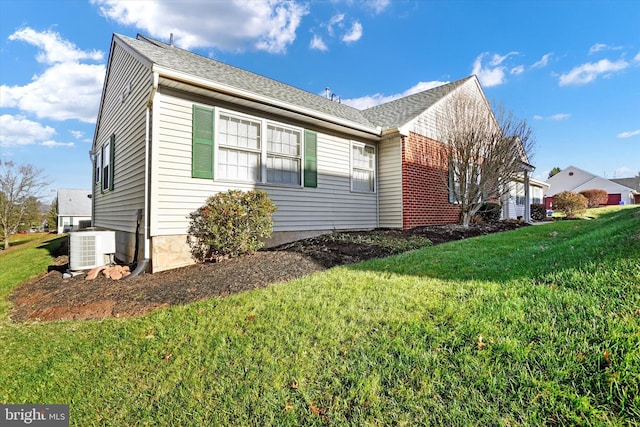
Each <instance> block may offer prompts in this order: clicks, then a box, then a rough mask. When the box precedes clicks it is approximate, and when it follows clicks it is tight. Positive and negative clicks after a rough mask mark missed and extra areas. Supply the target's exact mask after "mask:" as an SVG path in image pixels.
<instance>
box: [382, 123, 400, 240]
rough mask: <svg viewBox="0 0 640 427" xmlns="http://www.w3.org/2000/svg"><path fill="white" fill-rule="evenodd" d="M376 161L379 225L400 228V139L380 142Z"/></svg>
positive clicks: (397, 137)
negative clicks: (377, 168) (377, 169)
mask: <svg viewBox="0 0 640 427" xmlns="http://www.w3.org/2000/svg"><path fill="white" fill-rule="evenodd" d="M378 158H379V159H380V160H379V161H378V167H379V171H378V177H379V180H378V182H379V187H378V188H379V196H378V197H379V204H380V214H379V215H380V227H385V228H402V141H401V138H400V136H396V137H394V138H392V139H387V140H385V141H382V142H381V143H380V150H379V156H378Z"/></svg>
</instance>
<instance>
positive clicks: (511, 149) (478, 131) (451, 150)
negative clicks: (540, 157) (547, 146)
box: [438, 92, 534, 226]
mask: <svg viewBox="0 0 640 427" xmlns="http://www.w3.org/2000/svg"><path fill="white" fill-rule="evenodd" d="M438 131H439V135H440V136H439V139H440V141H441V142H442V143H443V146H442V148H441V149H440V152H439V156H440V161H441V164H447V165H448V167H449V176H448V181H447V182H446V185H447V188H448V189H449V194H450V195H451V201H452V202H454V203H457V204H459V206H460V217H461V218H460V220H461V222H462V224H463V225H465V226H468V225H469V223H470V222H471V218H473V216H474V215H475V214H476V212H477V211H478V210H479V209H480V207H481V206H482V203H483V202H484V201H486V200H495V201H498V200H500V198H501V197H502V195H503V194H504V193H505V192H507V191H508V189H509V183H510V182H512V181H513V180H514V179H516V178H517V177H518V176H520V175H522V173H523V171H525V170H529V169H531V165H530V164H529V156H530V153H531V152H532V149H533V146H534V138H533V133H532V130H531V128H530V127H529V126H528V124H527V122H526V121H525V120H520V119H517V118H516V117H515V116H514V115H513V113H512V112H506V111H505V109H504V107H502V106H498V107H496V108H495V114H494V112H493V111H492V109H491V107H490V106H489V105H488V103H487V102H486V100H485V99H484V97H482V96H480V95H479V94H478V95H476V94H474V93H471V92H457V93H454V94H453V95H452V96H451V97H450V98H449V99H447V101H446V102H445V104H444V105H443V106H442V108H441V109H440V112H439V115H438Z"/></svg>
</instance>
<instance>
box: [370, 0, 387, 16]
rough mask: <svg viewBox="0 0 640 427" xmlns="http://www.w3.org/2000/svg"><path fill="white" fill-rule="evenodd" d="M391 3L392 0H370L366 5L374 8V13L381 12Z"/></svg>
mask: <svg viewBox="0 0 640 427" xmlns="http://www.w3.org/2000/svg"><path fill="white" fill-rule="evenodd" d="M390 4H391V0H368V1H366V2H365V6H366V7H369V8H371V9H372V10H373V12H374V13H376V14H377V13H381V12H382V11H384V10H385V9H386V8H387V7H388V6H389V5H390Z"/></svg>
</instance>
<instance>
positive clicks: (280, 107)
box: [92, 34, 528, 272]
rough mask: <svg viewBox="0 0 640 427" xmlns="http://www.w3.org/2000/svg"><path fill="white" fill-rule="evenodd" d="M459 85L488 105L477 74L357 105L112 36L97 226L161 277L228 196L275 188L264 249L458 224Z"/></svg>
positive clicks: (98, 134)
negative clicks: (453, 194) (450, 155)
mask: <svg viewBox="0 0 640 427" xmlns="http://www.w3.org/2000/svg"><path fill="white" fill-rule="evenodd" d="M458 91H464V93H465V94H469V95H470V96H476V97H481V98H482V99H485V97H484V93H483V92H482V88H481V87H480V84H479V82H478V79H477V78H476V77H475V76H470V77H467V78H465V79H462V80H458V81H455V82H452V83H448V84H445V85H442V86H439V87H436V88H434V89H430V90H428V91H425V92H420V93H417V94H413V95H409V96H406V97H404V98H400V99H397V100H395V101H392V102H389V103H386V104H383V105H379V106H376V107H373V108H369V109H366V110H358V109H356V108H353V107H349V106H347V105H345V104H341V103H339V102H334V101H333V100H331V99H328V98H325V97H322V96H319V95H315V94H313V93H310V92H306V91H303V90H300V89H297V88H295V87H292V86H288V85H286V84H283V83H280V82H278V81H275V80H272V79H269V78H266V77H263V76H260V75H257V74H254V73H251V72H249V71H245V70H242V69H239V68H235V67H232V66H229V65H226V64H224V63H221V62H218V61H215V60H212V59H209V58H206V57H203V56H200V55H197V54H194V53H191V52H188V51H186V50H183V49H179V48H176V47H174V46H172V45H170V44H166V43H162V42H159V41H157V40H153V39H150V38H147V37H144V36H138V37H137V38H136V39H133V38H129V37H126V36H122V35H118V34H114V36H113V39H112V43H111V49H110V54H109V61H108V66H107V72H106V78H105V82H104V88H103V92H102V99H101V103H100V110H99V114H98V120H97V124H96V131H95V136H94V141H93V148H92V158H93V162H94V172H93V204H94V205H93V221H94V222H93V224H94V226H95V227H98V228H102V229H108V230H115V231H116V251H117V254H116V255H117V257H118V258H119V259H121V260H123V261H127V262H130V261H132V260H133V256H134V253H136V248H139V249H140V251H139V253H140V256H139V258H146V259H149V260H151V270H152V271H153V272H156V271H161V270H165V269H169V268H174V267H179V266H183V265H187V264H191V263H193V260H192V259H191V256H190V253H189V249H188V246H187V244H186V230H187V226H188V215H189V213H190V212H192V211H194V210H196V209H197V208H199V207H200V206H202V205H203V204H204V202H205V200H206V198H207V197H208V196H211V195H213V194H215V193H217V192H221V191H226V190H229V189H239V190H251V189H261V190H265V191H267V192H268V194H269V197H270V198H271V199H272V200H273V201H274V202H275V204H276V205H277V207H278V210H277V212H276V213H275V214H274V217H273V218H274V233H273V237H272V239H271V240H270V241H269V242H268V244H269V245H274V244H278V243H283V242H287V241H292V240H296V239H299V238H304V237H309V236H313V235H318V234H322V233H327V232H331V231H334V230H349V229H372V228H376V227H389V228H412V227H415V226H420V225H427V224H443V223H455V222H457V221H458V217H459V213H460V209H459V206H458V205H457V204H455V203H451V202H450V200H449V191H448V188H447V184H446V183H447V175H448V171H447V165H446V162H445V164H442V161H438V160H437V159H438V156H437V155H436V153H437V152H438V149H439V147H441V143H439V142H438V135H437V130H436V113H437V112H438V111H439V110H438V109H439V108H441V106H442V105H443V100H445V99H447V97H449V96H451V94H453V93H455V92H458ZM485 101H486V99H485ZM484 104H485V105H486V106H487V107H486V108H490V107H489V106H488V105H489V104H488V102H485V103H484ZM527 174H528V172H526V173H525V177H526V175H527ZM527 204H528V203H527ZM136 230H139V231H138V233H137V232H136Z"/></svg>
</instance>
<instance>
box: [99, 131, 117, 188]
mask: <svg viewBox="0 0 640 427" xmlns="http://www.w3.org/2000/svg"><path fill="white" fill-rule="evenodd" d="M115 139H116V136H115V135H111V138H110V139H109V141H107V142H106V143H105V144H104V145H103V146H102V152H101V155H100V159H101V170H100V175H101V176H100V177H101V178H102V191H103V192H104V191H109V190H113V163H114V157H115Z"/></svg>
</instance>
